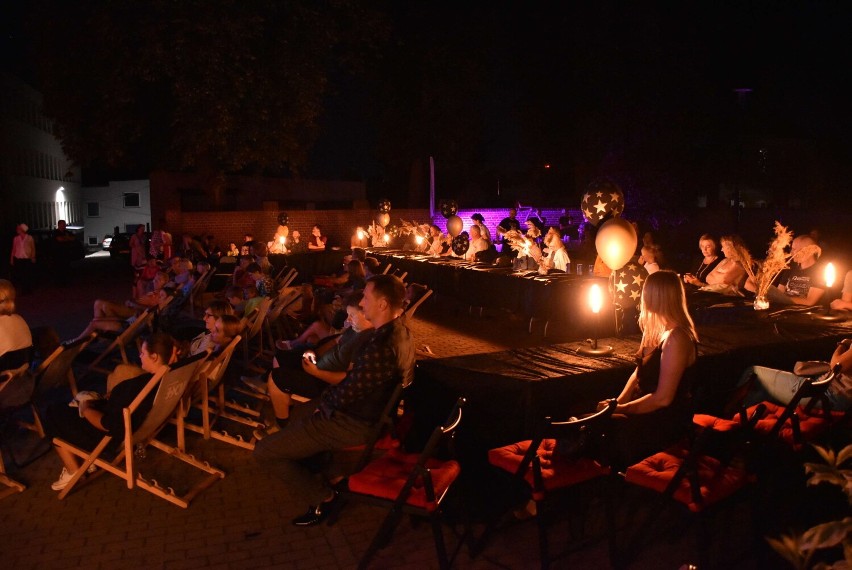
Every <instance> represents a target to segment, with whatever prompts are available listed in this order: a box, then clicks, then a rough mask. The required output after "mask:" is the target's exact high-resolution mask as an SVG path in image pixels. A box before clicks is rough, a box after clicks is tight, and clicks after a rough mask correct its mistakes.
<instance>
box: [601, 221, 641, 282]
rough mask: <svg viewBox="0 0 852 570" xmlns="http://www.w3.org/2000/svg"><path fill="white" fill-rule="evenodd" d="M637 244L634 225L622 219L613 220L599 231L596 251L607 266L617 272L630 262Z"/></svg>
mask: <svg viewBox="0 0 852 570" xmlns="http://www.w3.org/2000/svg"><path fill="white" fill-rule="evenodd" d="M637 243H638V238H637V236H636V229H635V228H634V227H633V224H631V223H630V222H628V221H626V220H623V219H621V218H611V219H609V220H607V221H606V222H604V223H603V225H601V227H600V228H599V229H598V235H597V237H596V238H595V249H596V250H597V252H598V255H599V256H600V258H601V260H602V261H603V262H604V263H606V266H607V267H609V268H610V269H612V270H613V271H615V270H616V269H621V268H622V267H624V265H625V264H626V263H627V262H628V261H630V258H631V257H633V253H634V252H635V251H636V244H637Z"/></svg>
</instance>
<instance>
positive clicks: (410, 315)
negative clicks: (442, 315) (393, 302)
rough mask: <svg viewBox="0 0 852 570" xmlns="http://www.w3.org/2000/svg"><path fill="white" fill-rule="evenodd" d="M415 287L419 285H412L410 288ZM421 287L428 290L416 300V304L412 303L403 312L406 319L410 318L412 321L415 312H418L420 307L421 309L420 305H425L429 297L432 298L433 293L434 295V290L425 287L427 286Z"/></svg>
mask: <svg viewBox="0 0 852 570" xmlns="http://www.w3.org/2000/svg"><path fill="white" fill-rule="evenodd" d="M415 285H417V283H412V284H411V285H410V287H413V286H415ZM421 287H426V290H425V291H424V292H423V293H422V294H421V295H420V296H419V297H418V298H417V299H415V300H414V302H412V303H410V304H409V305H408V306H407V307H406V308H405V309H404V310H403V314H404V315H405V316H406V317H408V318H409V319H411V318H413V317H414V312H415V311H416V310H417V308H418V307H420V305H422V304H423V302H424V301H426V299H428V298H429V297H431V296H432V293H434V291H433V290H432V289H430V288H429V287H428V286H425V285H424V286H421Z"/></svg>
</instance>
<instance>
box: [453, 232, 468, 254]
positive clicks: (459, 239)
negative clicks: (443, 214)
mask: <svg viewBox="0 0 852 570" xmlns="http://www.w3.org/2000/svg"><path fill="white" fill-rule="evenodd" d="M452 247H453V253H455V254H456V255H464V254H465V253H467V250H468V249H469V248H470V237H468V235H467V232H462V233H460V234H459V235H457V236H456V237H454V238H453V243H452Z"/></svg>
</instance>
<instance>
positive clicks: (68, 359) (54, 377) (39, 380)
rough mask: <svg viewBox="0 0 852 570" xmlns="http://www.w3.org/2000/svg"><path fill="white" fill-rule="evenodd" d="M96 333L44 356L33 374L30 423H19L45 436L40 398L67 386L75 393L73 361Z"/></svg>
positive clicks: (75, 383)
mask: <svg viewBox="0 0 852 570" xmlns="http://www.w3.org/2000/svg"><path fill="white" fill-rule="evenodd" d="M97 336H98V333H96V332H93V333H92V334H90V335H89V336H87V337H83V338H79V339H77V340H75V341H72V342H70V343H68V344H64V345H60V346H59V347H57V349H56V350H54V351H53V353H52V354H51V355H50V356H48V357H47V358H45V359H44V360H43V361H42V363H41V364H39V366H38V368H36V370H35V372H34V374H35V383H36V385H35V390H34V391H33V397H32V399H31V400H30V407H31V408H32V413H33V421H32V423H26V422H20V424H21V425H22V426H23V427H25V428H27V429H29V430H32V431H34V432H36V433H37V434H39V436H40V437H45V433H44V425H43V423H42V420H41V399H42V397H43V396H44V394H46V393H47V392H48V391H49V390H52V389H55V388H64V387H66V386H67V387H68V389H69V390H70V391H71V396H76V395H77V379H76V378H75V377H74V361H75V360H76V359H77V357H78V356H79V355H80V353H81V352H82V351H83V350H85V348H86V347H87V346H89V343H91V342H92V341H93V340H95V338H97Z"/></svg>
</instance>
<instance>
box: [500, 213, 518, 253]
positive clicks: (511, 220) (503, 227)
mask: <svg viewBox="0 0 852 570" xmlns="http://www.w3.org/2000/svg"><path fill="white" fill-rule="evenodd" d="M517 216H518V210H517V209H516V208H510V209H509V215H508V216H506V217H505V218H503V219H502V220H500V224H499V225H498V226H497V239H502V240H503V241H502V242H501V243H502V244H503V246H502V247H501V248H500V253H508V254H509V255H512V256H513V257H514V255H517V252H514V250H513V249H512V246H510V245H509V241H508V240H507V239H506V238H504V237H503V236H504V235H506V232H509V231H511V230H515V231H520V230H521V223H520V222H519V221H518V217H517ZM513 253H514V255H513Z"/></svg>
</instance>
